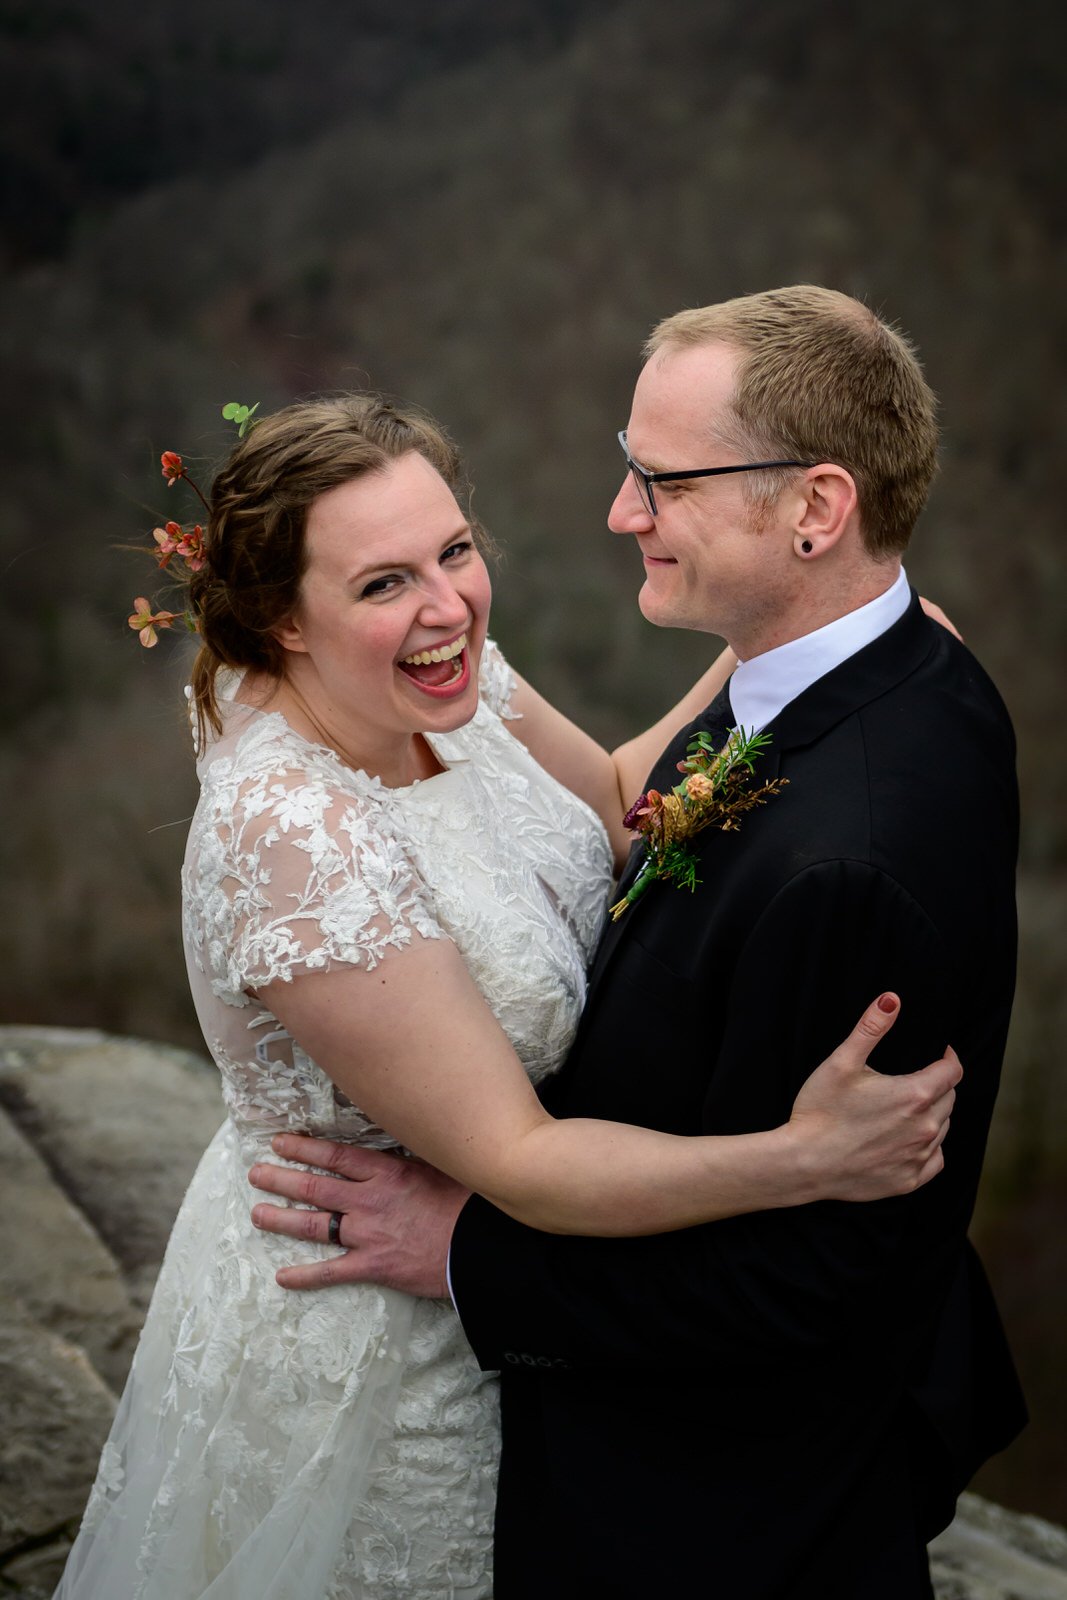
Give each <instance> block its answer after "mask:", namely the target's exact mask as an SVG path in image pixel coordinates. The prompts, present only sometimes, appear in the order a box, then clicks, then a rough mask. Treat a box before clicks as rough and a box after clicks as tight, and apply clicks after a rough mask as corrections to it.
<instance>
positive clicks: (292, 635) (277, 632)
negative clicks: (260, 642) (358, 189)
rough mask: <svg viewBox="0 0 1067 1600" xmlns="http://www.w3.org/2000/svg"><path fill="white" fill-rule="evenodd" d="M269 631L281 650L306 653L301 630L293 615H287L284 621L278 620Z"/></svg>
mask: <svg viewBox="0 0 1067 1600" xmlns="http://www.w3.org/2000/svg"><path fill="white" fill-rule="evenodd" d="M271 633H272V634H273V636H274V638H275V639H277V641H278V643H279V644H280V645H281V647H282V649H283V650H294V651H297V652H302V653H303V654H304V655H306V654H307V645H306V644H305V642H304V635H303V631H302V630H301V627H300V624H299V622H298V621H297V620H296V618H295V617H287V618H286V620H285V621H284V622H280V623H278V625H277V627H274V628H272V629H271Z"/></svg>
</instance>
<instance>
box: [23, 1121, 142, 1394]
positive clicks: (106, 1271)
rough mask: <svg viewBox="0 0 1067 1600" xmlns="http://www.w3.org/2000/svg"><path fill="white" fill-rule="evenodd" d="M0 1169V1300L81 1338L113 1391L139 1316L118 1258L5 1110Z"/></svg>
mask: <svg viewBox="0 0 1067 1600" xmlns="http://www.w3.org/2000/svg"><path fill="white" fill-rule="evenodd" d="M0 1171H2V1172H3V1175H4V1208H3V1209H4V1231H5V1235H6V1239H5V1247H4V1252H3V1255H2V1257H0V1300H2V1302H3V1303H4V1304H9V1303H10V1302H11V1301H17V1302H19V1303H20V1304H21V1305H22V1306H23V1307H24V1308H25V1310H26V1311H27V1312H28V1313H29V1315H30V1316H31V1317H33V1318H34V1319H35V1321H37V1322H39V1323H41V1324H42V1325H43V1326H44V1327H46V1328H48V1329H50V1330H51V1332H53V1333H56V1334H59V1336H60V1337H61V1338H63V1339H66V1340H69V1341H73V1342H74V1343H75V1344H78V1345H80V1346H81V1347H82V1348H83V1349H84V1351H85V1353H86V1355H88V1357H89V1359H90V1361H91V1362H92V1363H93V1366H94V1367H95V1368H96V1370H97V1372H99V1373H100V1375H101V1376H102V1377H103V1378H104V1379H105V1381H106V1382H107V1383H108V1384H109V1385H110V1386H111V1388H112V1389H114V1390H115V1391H116V1392H118V1391H119V1390H120V1389H121V1388H122V1385H123V1383H124V1382H125V1378H126V1373H127V1371H128V1369H129V1365H130V1361H131V1359H132V1357H133V1351H134V1347H135V1345H136V1343H137V1335H138V1333H139V1332H140V1329H141V1321H142V1314H141V1313H140V1311H139V1310H138V1309H137V1308H136V1307H135V1306H133V1305H132V1304H131V1302H130V1296H129V1294H128V1292H127V1289H126V1286H125V1284H124V1282H123V1279H122V1274H121V1271H120V1269H119V1265H118V1262H117V1261H116V1260H115V1258H114V1256H113V1255H112V1254H111V1252H110V1250H108V1248H107V1246H106V1245H105V1244H103V1242H102V1241H101V1239H100V1236H99V1235H98V1234H97V1233H96V1231H95V1229H94V1228H93V1227H92V1226H91V1225H90V1224H89V1223H88V1222H87V1221H86V1219H85V1216H84V1214H83V1213H82V1212H81V1211H79V1210H78V1209H77V1207H75V1206H74V1205H73V1204H72V1203H71V1202H70V1200H68V1198H67V1196H66V1195H65V1194H64V1193H63V1191H62V1189H60V1188H59V1186H58V1184H56V1183H55V1182H54V1181H53V1179H52V1176H51V1174H50V1173H49V1171H48V1168H47V1167H46V1166H45V1164H44V1162H43V1161H42V1160H41V1158H40V1156H39V1155H38V1154H37V1152H36V1151H35V1150H34V1149H33V1147H32V1145H30V1143H29V1142H28V1140H26V1139H25V1138H24V1137H23V1135H22V1134H21V1133H19V1131H18V1130H17V1129H16V1128H15V1127H14V1125H13V1124H12V1123H11V1122H10V1121H9V1119H8V1118H7V1116H6V1115H5V1114H4V1113H3V1112H0Z"/></svg>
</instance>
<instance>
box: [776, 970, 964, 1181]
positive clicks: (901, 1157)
mask: <svg viewBox="0 0 1067 1600" xmlns="http://www.w3.org/2000/svg"><path fill="white" fill-rule="evenodd" d="M899 1014H900V1000H899V998H898V997H897V996H896V995H895V994H884V995H880V996H879V997H878V999H877V1000H875V1001H874V1002H873V1003H872V1004H871V1005H869V1006H868V1007H867V1009H866V1011H865V1012H864V1013H863V1016H862V1017H861V1018H860V1020H859V1022H858V1023H857V1024H856V1026H855V1028H853V1030H852V1032H851V1033H850V1034H849V1036H848V1038H847V1039H845V1040H844V1041H843V1042H842V1043H841V1044H840V1045H838V1047H837V1049H836V1050H835V1051H834V1052H833V1054H832V1055H831V1056H828V1057H827V1059H826V1060H825V1061H824V1062H823V1063H822V1064H821V1066H819V1067H818V1068H817V1069H816V1070H815V1071H814V1072H813V1073H812V1075H811V1077H810V1078H809V1079H808V1080H807V1082H806V1083H805V1084H804V1086H803V1088H802V1089H801V1091H800V1093H799V1094H798V1095H797V1098H796V1100H795V1101H794V1104H793V1111H792V1115H791V1117H790V1121H789V1126H790V1128H791V1129H793V1131H794V1132H795V1133H796V1134H797V1135H798V1136H799V1137H800V1138H801V1139H802V1140H803V1141H804V1152H805V1154H804V1159H805V1160H806V1161H808V1162H810V1163H811V1167H812V1176H813V1180H814V1185H815V1189H816V1191H817V1193H816V1194H815V1196H814V1198H817V1199H820V1200H881V1199H884V1198H886V1197H887V1196H889V1195H897V1194H910V1193H911V1192H912V1191H913V1190H914V1189H918V1188H920V1187H921V1186H922V1185H923V1184H924V1183H928V1182H929V1180H930V1179H931V1178H933V1177H936V1175H937V1174H938V1173H939V1172H940V1171H941V1169H942V1167H943V1166H944V1164H945V1163H944V1156H943V1155H942V1152H941V1144H942V1141H943V1140H944V1137H945V1134H946V1133H947V1132H948V1125H949V1118H950V1116H951V1114H952V1107H953V1104H954V1102H955V1098H956V1085H957V1084H958V1083H959V1081H960V1079H961V1077H962V1076H963V1069H962V1067H961V1066H960V1062H959V1058H958V1056H957V1055H956V1052H955V1051H954V1050H953V1049H952V1048H951V1046H949V1047H948V1048H947V1049H946V1052H945V1054H944V1056H942V1057H941V1058H940V1059H939V1060H938V1061H935V1062H933V1063H932V1064H931V1065H930V1066H928V1067H924V1068H923V1069H922V1070H921V1071H920V1072H912V1073H909V1074H907V1075H905V1076H899V1077H892V1076H888V1075H886V1074H883V1073H880V1072H876V1071H875V1070H874V1069H873V1068H871V1067H869V1066H868V1065H867V1057H868V1056H869V1055H870V1054H871V1051H872V1050H873V1049H874V1047H875V1045H876V1044H878V1042H879V1041H880V1040H881V1039H883V1038H884V1037H885V1035H886V1034H887V1033H888V1032H889V1030H890V1028H891V1027H892V1026H893V1024H894V1022H895V1021H896V1019H897V1017H898V1016H899Z"/></svg>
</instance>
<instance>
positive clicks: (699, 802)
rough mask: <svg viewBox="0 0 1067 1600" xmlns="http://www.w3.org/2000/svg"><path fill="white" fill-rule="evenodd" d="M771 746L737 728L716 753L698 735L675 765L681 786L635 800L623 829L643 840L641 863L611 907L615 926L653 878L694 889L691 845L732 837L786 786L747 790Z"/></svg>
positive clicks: (782, 781)
mask: <svg viewBox="0 0 1067 1600" xmlns="http://www.w3.org/2000/svg"><path fill="white" fill-rule="evenodd" d="M770 742H771V741H770V736H769V735H768V734H765V733H746V732H745V730H744V729H743V728H737V729H735V730H734V732H733V733H732V734H731V735H730V738H729V739H728V740H727V742H726V744H725V745H723V747H722V749H721V750H716V748H715V744H714V741H713V740H712V738H711V735H710V734H707V733H698V734H697V736H696V738H695V739H691V740H690V741H689V744H688V745H687V746H686V758H685V760H684V761H679V763H678V771H679V772H684V773H685V774H686V776H685V777H684V778H683V779H682V781H681V783H679V784H678V785H677V786H676V787H675V788H674V789H672V790H671V792H670V794H660V792H659V790H658V789H650V790H649V791H648V793H647V794H643V795H641V796H640V798H639V799H637V800H635V801H634V803H633V805H632V806H631V807H630V809H629V811H628V812H627V813H626V815H625V817H624V818H623V825H624V826H625V827H627V828H629V829H630V831H631V833H636V834H643V835H644V838H645V859H644V861H643V862H642V864H641V870H640V872H639V873H638V874H637V877H636V878H635V879H634V882H633V883H632V885H631V886H630V888H629V889H627V891H626V893H625V895H624V896H623V898H622V899H621V900H620V901H618V903H617V904H616V905H613V906H612V907H611V915H612V919H613V920H614V921H616V922H617V921H618V919H619V918H620V917H621V916H622V914H623V912H624V911H625V910H626V907H627V906H632V905H633V903H634V901H635V900H639V899H640V898H641V896H642V895H643V894H644V892H645V890H646V889H647V888H648V886H649V884H650V883H654V882H655V881H656V879H657V878H663V879H666V880H667V881H668V882H670V883H675V884H677V885H678V887H679V888H680V889H690V890H692V889H695V888H696V886H697V884H698V883H699V882H700V879H699V878H698V877H697V858H696V855H695V853H694V851H693V849H692V847H691V843H690V841H691V840H693V839H695V838H696V836H697V834H698V833H703V831H704V829H705V828H719V829H721V830H722V832H723V833H731V832H733V831H734V830H735V829H737V828H739V827H740V826H741V821H740V819H741V818H742V817H743V816H744V814H745V812H746V811H751V810H752V809H753V807H754V806H762V805H764V804H765V803H766V802H767V801H768V800H769V799H770V797H771V796H772V795H774V794H778V792H779V791H780V790H781V789H783V788H784V787H785V785H786V784H787V783H788V782H789V779H788V778H773V779H771V781H770V782H769V783H764V784H761V786H760V787H759V788H758V789H753V788H751V787H750V783H751V779H752V777H753V775H754V772H755V762H756V760H757V758H758V757H759V756H760V755H762V753H763V751H764V750H766V748H767V746H768V745H769V744H770Z"/></svg>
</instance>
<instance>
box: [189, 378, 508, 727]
mask: <svg viewBox="0 0 1067 1600" xmlns="http://www.w3.org/2000/svg"><path fill="white" fill-rule="evenodd" d="M412 450H414V451H417V453H418V454H419V455H421V456H424V457H425V459H426V460H427V461H428V462H429V463H430V465H431V466H433V467H435V468H436V469H437V471H438V472H439V473H440V474H441V476H442V478H443V479H444V480H445V482H446V483H447V484H448V486H449V488H450V489H452V490H453V491H455V490H456V489H457V487H458V484H459V480H460V460H459V454H458V452H457V450H456V448H455V446H454V445H453V444H452V442H451V440H450V439H449V438H448V437H447V436H446V435H445V434H444V432H443V431H442V430H441V429H440V428H439V427H438V426H437V425H436V424H435V423H434V422H432V421H431V420H430V418H429V417H426V416H423V415H421V414H420V413H419V412H418V411H415V410H411V409H409V408H406V407H405V408H403V409H401V408H400V407H397V406H393V405H390V404H389V403H388V402H386V401H384V400H382V399H381V398H380V397H379V396H377V395H368V394H349V395H342V396H339V397H337V398H334V399H327V400H305V401H299V402H297V403H296V404H295V405H290V406H285V407H284V408H283V409H282V410H281V411H276V412H274V413H273V414H272V415H269V416H266V417H264V418H262V420H261V421H258V422H257V423H256V424H255V426H254V427H252V428H251V429H250V430H249V432H248V433H247V435H246V436H245V438H244V439H242V440H241V441H240V443H239V444H238V445H237V447H236V448H235V449H234V451H233V453H232V455H231V456H230V458H229V460H228V461H227V462H226V464H225V465H224V466H223V467H222V469H221V470H220V472H219V473H218V475H217V477H216V478H215V481H214V484H213V485H212V489H211V496H210V515H209V518H208V525H207V530H206V533H205V536H204V556H205V558H206V559H205V561H204V564H203V566H202V567H201V568H200V569H199V570H198V571H193V572H190V574H189V580H188V581H189V599H190V604H191V609H192V612H193V614H194V616H195V618H196V622H197V627H198V629H199V632H200V641H201V642H200V650H199V652H198V654H197V657H196V660H195V662H194V664H193V673H192V689H193V702H192V703H193V709H194V712H195V716H196V731H197V746H198V749H200V750H201V751H202V750H203V748H204V744H205V742H206V737H207V731H208V728H212V729H214V731H215V732H216V733H219V732H221V731H222V719H221V716H220V714H219V705H218V700H217V698H216V692H215V681H216V677H217V674H218V672H219V669H220V668H222V667H230V668H236V669H250V670H253V671H256V672H265V673H268V674H270V675H272V676H274V677H280V676H281V675H282V673H283V670H284V655H285V652H284V651H283V649H282V647H281V645H279V643H278V641H277V639H276V637H275V630H276V629H277V628H278V627H279V626H280V625H281V624H282V623H284V622H285V621H287V620H288V618H289V617H290V616H292V614H293V611H294V610H295V608H296V604H297V599H298V592H299V588H300V580H301V578H302V576H303V574H304V570H305V568H306V566H307V549H306V543H305V531H306V527H307V518H308V512H309V510H310V508H311V506H312V504H313V503H314V501H316V500H317V499H318V497H319V496H320V495H322V494H325V493H326V492H327V490H329V489H335V488H337V487H338V486H339V485H341V484H343V483H348V482H349V481H350V480H351V479H353V478H358V477H360V476H361V475H362V474H363V473H365V472H375V471H380V470H381V469H382V468H384V467H386V466H387V465H388V464H389V462H390V461H395V460H397V459H398V458H399V457H401V456H404V455H407V454H408V453H409V452H410V451H412ZM479 531H480V530H477V529H476V530H475V532H476V534H477V533H478V532H479Z"/></svg>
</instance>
